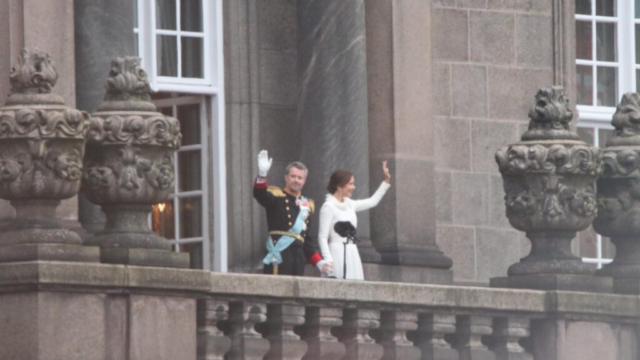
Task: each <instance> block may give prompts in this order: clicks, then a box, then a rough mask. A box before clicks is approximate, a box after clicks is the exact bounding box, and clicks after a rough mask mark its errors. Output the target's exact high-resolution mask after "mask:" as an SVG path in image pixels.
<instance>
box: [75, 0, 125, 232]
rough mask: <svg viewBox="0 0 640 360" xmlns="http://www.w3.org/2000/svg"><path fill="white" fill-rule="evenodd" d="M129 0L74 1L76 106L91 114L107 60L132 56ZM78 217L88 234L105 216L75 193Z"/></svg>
mask: <svg viewBox="0 0 640 360" xmlns="http://www.w3.org/2000/svg"><path fill="white" fill-rule="evenodd" d="M134 6H135V1H132V0H110V1H95V0H76V1H74V2H73V9H74V12H75V16H74V20H75V49H76V52H75V60H76V62H75V66H76V68H75V70H76V84H75V85H76V106H77V107H78V109H80V110H84V111H87V112H89V113H93V112H95V111H96V110H97V109H98V106H99V105H100V103H101V102H102V100H103V98H104V93H105V91H104V80H105V78H106V75H107V74H108V73H109V68H110V64H109V63H110V61H111V59H113V58H115V57H117V56H133V55H136V43H135V34H134V33H133V28H134V27H135V14H136V11H134V10H135V9H134ZM78 220H80V223H81V225H82V228H83V229H84V230H85V231H86V232H88V233H91V234H93V233H95V232H97V231H100V230H102V229H103V228H104V225H105V222H106V218H105V215H104V213H103V212H102V210H101V209H100V206H99V205H94V204H92V203H91V202H89V201H88V200H87V199H86V198H85V197H84V195H83V194H79V195H78Z"/></svg>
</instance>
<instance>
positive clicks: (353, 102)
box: [298, 0, 381, 262]
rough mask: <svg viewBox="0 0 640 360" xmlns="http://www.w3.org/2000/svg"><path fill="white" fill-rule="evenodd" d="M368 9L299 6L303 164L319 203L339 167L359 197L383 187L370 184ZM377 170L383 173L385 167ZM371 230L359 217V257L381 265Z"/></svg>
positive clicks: (349, 4) (350, 4)
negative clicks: (348, 175) (350, 177)
mask: <svg viewBox="0 0 640 360" xmlns="http://www.w3.org/2000/svg"><path fill="white" fill-rule="evenodd" d="M364 5H365V4H364V0H300V1H298V81H299V84H300V92H299V93H300V99H299V102H298V120H299V121H300V123H301V124H302V129H303V130H302V138H303V141H302V142H301V144H302V161H303V162H304V163H305V164H306V165H307V166H308V168H309V174H310V175H309V178H308V179H307V183H306V185H305V193H306V194H307V195H308V196H309V197H310V198H312V199H316V201H317V202H318V203H322V202H324V198H325V195H326V194H327V184H328V183H329V177H330V176H331V174H332V173H333V172H334V171H335V170H337V169H340V168H343V169H346V170H349V171H351V172H352V173H353V174H354V177H355V183H356V188H357V189H356V191H355V192H354V198H367V197H369V196H370V195H371V192H373V191H375V190H376V189H377V187H378V185H379V184H380V183H379V182H374V183H371V185H370V184H369V136H368V122H367V74H366V51H365V24H364V16H365V15H364V11H365V10H364V7H365V6H364ZM375 170H376V171H378V172H381V170H380V164H377V165H376V166H375ZM315 227H316V226H315V225H313V224H312V229H311V231H312V233H314V232H317V231H316V230H314V229H315ZM369 228H370V224H369V213H368V212H362V213H358V238H359V239H360V243H359V244H358V248H359V251H360V257H361V258H362V260H363V261H364V262H379V260H380V256H379V255H378V253H377V252H376V251H375V249H374V248H373V247H372V245H371V240H370V232H369Z"/></svg>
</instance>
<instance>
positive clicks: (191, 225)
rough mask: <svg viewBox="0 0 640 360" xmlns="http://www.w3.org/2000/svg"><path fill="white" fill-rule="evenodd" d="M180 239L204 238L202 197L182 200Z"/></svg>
mask: <svg viewBox="0 0 640 360" xmlns="http://www.w3.org/2000/svg"><path fill="white" fill-rule="evenodd" d="M179 202H180V238H181V239H186V238H193V237H201V236H202V199H201V198H200V197H192V198H184V199H180V200H179Z"/></svg>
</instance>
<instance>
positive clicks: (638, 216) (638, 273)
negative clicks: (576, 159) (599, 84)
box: [593, 93, 640, 294]
mask: <svg viewBox="0 0 640 360" xmlns="http://www.w3.org/2000/svg"><path fill="white" fill-rule="evenodd" d="M611 125H613V126H614V128H615V134H614V136H613V137H612V138H611V139H609V141H608V142H607V143H606V146H605V147H604V148H603V149H602V152H603V155H602V159H603V162H604V171H603V174H602V175H601V176H600V178H599V179H598V216H597V217H596V219H595V220H594V222H593V228H594V229H595V230H596V232H598V233H599V234H601V235H603V236H608V237H611V240H612V241H613V243H614V244H615V245H616V255H615V258H614V259H613V262H612V263H611V264H608V265H605V266H604V267H603V268H602V269H600V270H598V272H597V273H598V275H601V276H611V277H613V278H614V292H618V293H633V294H638V293H640V95H638V94H637V93H628V94H625V95H624V96H623V97H622V101H621V102H620V104H619V105H618V108H617V110H616V113H615V114H614V115H613V120H612V121H611Z"/></svg>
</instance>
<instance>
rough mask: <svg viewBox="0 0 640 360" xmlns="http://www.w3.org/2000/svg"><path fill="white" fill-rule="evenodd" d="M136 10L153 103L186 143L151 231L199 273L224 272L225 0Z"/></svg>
mask: <svg viewBox="0 0 640 360" xmlns="http://www.w3.org/2000/svg"><path fill="white" fill-rule="evenodd" d="M136 11H137V16H136V24H135V28H134V29H133V32H134V34H135V37H136V41H137V47H138V55H139V56H140V57H141V58H142V65H143V67H144V68H145V70H146V71H147V73H148V75H149V80H150V83H151V88H152V89H153V90H154V91H157V93H155V94H154V95H153V99H154V103H155V104H156V106H157V107H158V110H159V111H161V112H163V113H164V114H167V115H171V116H174V117H176V118H178V120H179V121H180V126H181V131H182V136H183V137H182V147H181V148H180V150H179V151H178V152H177V153H176V155H175V157H174V163H175V167H176V178H175V194H174V195H173V196H172V198H171V200H170V201H167V202H165V203H162V204H156V205H155V206H154V208H153V214H152V217H151V222H152V228H153V230H154V231H156V232H157V233H159V234H161V235H162V236H164V237H165V238H167V240H168V241H170V242H171V244H172V245H173V246H174V250H175V251H178V252H188V253H190V255H191V264H192V266H193V267H199V268H205V269H210V268H212V269H214V270H217V271H226V270H227V246H226V238H227V236H226V234H227V230H226V229H227V226H226V181H225V177H226V175H225V174H226V171H225V159H224V156H225V152H224V134H225V131H224V93H223V89H224V86H223V69H222V64H223V58H222V56H223V53H222V45H223V42H222V18H221V14H222V0H137V1H136ZM210 174H212V175H210Z"/></svg>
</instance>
